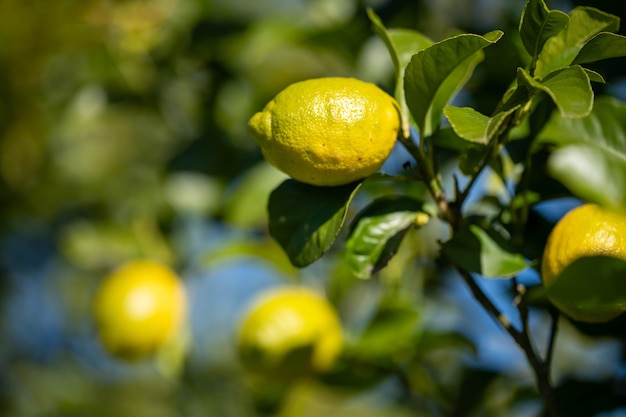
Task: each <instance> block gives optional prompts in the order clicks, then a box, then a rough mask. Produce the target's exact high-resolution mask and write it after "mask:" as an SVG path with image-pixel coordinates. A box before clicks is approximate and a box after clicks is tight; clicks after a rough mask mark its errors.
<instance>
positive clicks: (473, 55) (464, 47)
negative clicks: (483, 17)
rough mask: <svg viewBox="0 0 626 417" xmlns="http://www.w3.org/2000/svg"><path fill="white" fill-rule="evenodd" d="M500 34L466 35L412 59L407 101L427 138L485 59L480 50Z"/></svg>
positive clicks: (409, 65)
mask: <svg viewBox="0 0 626 417" xmlns="http://www.w3.org/2000/svg"><path fill="white" fill-rule="evenodd" d="M502 34H503V33H502V32H501V31H494V32H490V33H488V34H486V35H485V36H479V35H473V34H464V35H458V36H454V37H451V38H447V39H445V40H443V41H441V42H438V43H435V44H433V45H431V46H430V47H428V48H426V49H424V50H423V51H421V52H419V53H417V54H416V55H414V56H413V58H411V61H410V62H409V64H408V66H407V68H406V71H405V74H404V90H405V93H406V101H407V105H408V107H409V110H410V111H411V114H412V115H413V118H414V119H415V122H416V123H417V125H418V127H419V129H420V133H421V135H422V136H424V137H428V136H430V135H432V133H433V132H434V131H435V130H437V128H438V126H439V123H440V121H441V117H442V115H443V108H444V107H445V106H446V105H447V104H448V102H449V101H450V99H451V98H452V97H453V95H454V94H455V93H456V92H457V91H458V90H459V89H460V88H461V86H463V84H465V82H466V81H467V80H468V79H469V77H470V75H471V74H472V72H473V70H474V67H475V66H476V65H477V64H478V62H480V61H481V60H482V54H480V53H479V52H481V50H482V49H483V48H485V47H486V46H489V45H491V44H493V43H495V42H497V41H498V40H499V39H500V38H501V37H502Z"/></svg>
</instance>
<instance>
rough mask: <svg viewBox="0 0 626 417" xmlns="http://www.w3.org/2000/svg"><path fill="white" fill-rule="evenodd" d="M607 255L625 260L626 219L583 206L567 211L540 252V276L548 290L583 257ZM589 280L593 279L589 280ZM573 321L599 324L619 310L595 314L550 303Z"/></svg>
mask: <svg viewBox="0 0 626 417" xmlns="http://www.w3.org/2000/svg"><path fill="white" fill-rule="evenodd" d="M599 255H603V256H610V257H614V258H619V259H623V260H625V261H626V217H624V216H622V215H619V214H616V213H613V212H609V211H607V210H605V209H603V208H601V207H599V206H597V205H594V204H584V205H582V206H580V207H577V208H575V209H573V210H571V211H570V212H568V213H567V214H566V215H565V216H564V217H563V218H562V219H561V220H560V221H559V222H558V223H557V224H556V226H555V227H554V229H552V232H551V233H550V236H549V237H548V241H547V243H546V247H545V249H544V253H543V261H542V264H541V276H542V280H543V283H544V285H545V286H546V287H550V286H551V285H552V284H554V282H555V281H556V279H557V278H558V276H559V275H560V274H561V272H563V270H564V269H565V268H566V267H567V266H568V265H569V264H571V263H572V262H574V261H575V260H577V259H579V258H582V257H587V256H599ZM589 279H590V280H592V279H594V277H589ZM551 301H552V302H553V303H554V304H555V305H556V306H557V307H558V308H559V309H560V310H561V311H562V312H563V313H565V314H567V315H568V316H570V317H572V318H573V319H575V320H579V321H586V322H603V321H608V320H610V319H612V318H615V317H617V316H618V315H620V314H621V313H622V311H621V310H612V311H607V310H602V311H595V310H590V309H582V308H580V307H578V306H574V305H568V304H567V303H565V302H562V301H561V300H554V299H552V300H551Z"/></svg>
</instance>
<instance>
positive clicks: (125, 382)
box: [0, 0, 626, 417]
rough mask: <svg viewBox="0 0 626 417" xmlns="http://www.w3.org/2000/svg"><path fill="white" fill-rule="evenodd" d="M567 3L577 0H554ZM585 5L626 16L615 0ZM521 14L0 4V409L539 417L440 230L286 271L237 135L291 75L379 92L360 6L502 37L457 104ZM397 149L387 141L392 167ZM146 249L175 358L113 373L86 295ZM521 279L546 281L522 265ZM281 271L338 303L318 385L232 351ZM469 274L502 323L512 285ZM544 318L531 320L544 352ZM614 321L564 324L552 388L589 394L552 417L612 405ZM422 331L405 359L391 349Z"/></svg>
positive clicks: (383, 79) (265, 189)
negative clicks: (277, 378)
mask: <svg viewBox="0 0 626 417" xmlns="http://www.w3.org/2000/svg"><path fill="white" fill-rule="evenodd" d="M575 3H576V4H578V3H584V2H567V1H549V2H548V4H549V5H550V6H551V7H553V8H560V9H562V10H566V11H569V10H570V9H571V8H572V7H573V6H574V5H575ZM586 3H587V4H591V5H594V6H595V7H599V8H601V9H603V10H605V11H608V12H611V13H614V14H617V15H620V16H622V17H623V16H625V15H626V6H625V3H624V2H620V1H588V2H586ZM523 5H524V1H522V0H415V1H407V0H257V1H251V0H231V1H223V0H152V1H149V0H126V1H113V0H80V1H79V0H54V1H12V0H0V16H1V17H0V19H1V20H2V24H0V273H1V275H0V278H1V280H0V416H11V417H22V416H24V417H25V416H29V417H30V416H32V417H44V416H51V417H52V416H59V417H61V416H63V417H70V416H87V415H88V416H116V417H126V416H134V417H142V416H145V417H174V416H189V417H192V416H193V417H195V416H197V417H208V416H211V417H213V416H216V417H228V416H237V417H239V416H241V417H246V416H262V415H280V416H311V417H314V416H322V415H326V416H330V415H332V416H357V415H358V416H392V417H393V416H444V415H445V416H469V415H476V416H502V415H507V416H533V415H537V413H538V411H539V410H540V403H539V402H538V400H537V396H536V393H535V390H534V388H533V380H532V375H531V373H530V371H529V370H528V368H527V366H526V363H525V359H524V357H523V355H522V354H521V353H520V351H519V350H518V348H517V347H516V346H515V345H514V344H513V343H512V342H511V341H510V340H509V339H508V337H507V336H506V335H505V334H504V333H503V332H502V331H500V330H499V329H498V328H497V326H496V325H495V324H494V323H493V322H492V320H491V318H489V317H488V316H487V315H486V314H485V313H484V312H483V311H482V310H481V309H480V308H478V307H477V306H476V305H475V304H474V302H473V300H472V299H471V296H470V295H469V292H468V291H467V290H466V288H465V287H464V286H463V285H461V284H459V280H458V279H456V278H455V277H454V276H451V274H449V273H447V272H446V271H445V268H442V266H441V265H439V264H437V262H436V260H435V255H436V252H437V246H436V245H435V241H436V239H437V238H441V237H442V236H444V232H445V229H444V228H443V227H442V226H441V225H438V224H430V225H429V226H428V227H426V228H424V229H422V230H421V231H420V232H419V233H415V234H414V235H411V236H410V237H409V242H410V244H409V245H406V247H405V246H403V247H402V249H401V251H400V252H399V254H398V256H397V257H396V258H395V259H394V261H393V262H392V263H391V264H390V265H389V267H388V268H387V269H385V270H383V271H382V272H381V273H380V275H379V277H378V278H377V279H375V280H370V281H359V280H357V279H356V278H354V277H352V276H351V275H350V274H349V272H348V271H346V268H345V267H344V266H343V265H342V262H341V259H342V258H341V257H342V251H341V250H342V248H341V243H337V245H335V247H333V250H332V251H331V252H330V253H329V254H328V256H326V257H324V258H323V259H322V260H320V261H318V262H316V263H314V264H313V265H311V266H310V267H307V268H305V269H303V270H296V269H294V268H293V267H291V266H290V264H289V262H288V260H287V258H286V257H285V255H284V254H283V253H282V251H281V250H280V248H279V247H278V246H277V245H276V244H275V243H274V242H273V241H272V240H271V239H270V238H269V236H268V234H267V220H266V211H265V203H266V201H267V197H268V194H269V192H270V191H271V190H272V189H273V188H274V187H276V186H277V185H278V184H279V183H280V182H282V181H283V180H284V179H285V176H284V175H283V174H281V173H279V172H277V171H276V170H275V169H273V168H272V167H270V166H268V165H267V164H266V163H265V162H263V160H262V157H261V155H260V152H259V150H258V148H257V147H256V145H255V143H254V141H253V139H252V137H251V136H250V134H249V132H248V130H247V126H246V125H247V121H248V119H249V118H250V116H251V115H252V114H253V113H254V112H256V111H258V110H260V109H261V108H262V107H263V106H264V105H265V103H266V102H267V101H268V100H270V99H271V98H272V97H273V96H274V95H275V94H276V93H277V92H278V91H280V90H281V89H282V88H284V87H286V86H287V85H289V84H290V83H292V82H295V81H298V80H303V79H307V78H312V77H320V76H353V77H358V78H361V79H364V80H366V81H371V82H374V83H377V84H378V85H380V86H381V87H383V88H385V89H387V90H388V91H391V90H392V89H393V73H392V70H393V67H392V63H391V60H390V58H389V56H388V54H387V52H386V49H385V47H384V45H383V43H382V42H381V41H380V39H378V38H377V37H376V36H375V34H374V32H373V30H372V28H371V25H370V22H369V20H368V18H367V15H366V9H367V8H368V7H371V8H373V9H374V10H375V11H376V13H377V14H378V15H379V16H380V17H381V19H382V21H383V22H384V23H385V25H386V26H387V27H393V28H397V27H403V28H409V29H415V30H419V31H421V32H423V33H424V34H426V35H427V36H429V37H430V38H432V39H434V40H439V39H442V38H443V37H445V36H449V35H450V34H454V33H457V32H458V31H468V32H473V33H485V32H487V31H490V30H493V29H503V30H504V31H505V33H506V36H505V38H504V39H503V40H502V41H501V42H499V43H498V44H497V45H496V46H494V47H492V48H493V49H494V50H497V54H499V55H498V56H499V57H500V58H499V59H498V60H497V61H495V62H494V61H489V53H490V49H489V50H487V51H486V52H487V59H486V60H485V63H484V65H481V66H480V67H479V69H478V70H477V73H476V76H475V77H474V78H473V79H472V81H471V82H470V83H469V84H468V86H467V88H466V89H465V90H464V91H463V92H462V93H461V95H460V97H461V100H464V101H465V102H467V103H471V104H472V105H474V106H476V107H477V108H478V109H479V110H482V111H483V112H485V113H490V111H491V110H492V109H493V105H494V104H495V103H496V102H497V101H498V99H499V98H500V96H501V94H502V93H503V91H504V90H505V88H506V87H507V84H508V83H509V81H510V80H511V79H512V78H513V77H514V74H515V68H516V67H517V66H518V65H523V63H524V60H525V59H526V58H524V56H523V54H522V53H521V52H520V49H519V42H518V40H517V39H516V30H517V24H518V21H519V16H520V13H521V10H522V7H523ZM496 48H497V49H496ZM494 53H496V52H494ZM502 57H507V58H508V59H502ZM601 72H602V73H603V74H605V76H606V78H607V80H608V82H609V84H610V87H607V88H604V87H603V89H602V91H599V93H603V94H612V95H615V96H617V97H621V98H626V95H625V94H624V86H626V78H625V77H626V68H625V65H624V62H623V61H621V60H614V61H611V62H609V63H606V64H605V66H604V67H602V68H601ZM403 158H406V155H404V154H403V153H402V152H401V150H397V152H395V153H394V155H392V157H391V159H390V161H389V162H388V164H386V166H385V167H384V169H385V170H386V171H388V172H394V170H399V169H400V167H401V165H402V163H403V162H404V159H403ZM388 191H389V190H387V192H388ZM368 192H371V193H373V194H376V193H378V192H380V190H377V189H372V190H365V191H364V193H365V194H367V193H368ZM568 201H569V200H568ZM355 204H357V205H358V202H357V203H355ZM567 204H570V205H569V206H568V205H567ZM567 204H560V205H557V206H555V207H556V208H554V207H552V209H551V210H550V211H549V214H548V215H545V216H539V215H537V217H536V221H537V222H538V223H537V224H538V226H537V227H538V229H537V230H538V232H537V236H538V239H539V238H543V237H545V234H546V233H547V230H549V225H550V224H552V223H553V222H554V221H555V220H556V219H558V216H559V215H560V214H562V213H563V212H564V210H566V209H567V208H569V207H571V205H572V204H576V202H572V201H569V203H567ZM138 257H150V258H154V259H159V260H162V261H163V262H166V263H168V264H170V265H172V266H173V267H174V268H175V269H176V271H177V272H178V273H179V274H180V275H181V277H182V278H183V279H184V281H185V285H186V286H187V289H188V291H189V294H190V303H191V316H190V322H189V335H190V339H189V345H188V350H187V351H185V353H184V354H180V353H176V352H173V353H172V354H171V355H163V356H162V357H159V358H156V359H155V360H151V361H145V362H141V363H133V364H127V363H123V362H120V361H118V360H116V359H115V358H112V357H110V356H108V355H107V353H106V352H105V351H104V350H103V348H102V347H101V345H100V344H99V341H98V339H97V337H96V334H95V329H94V326H93V323H92V321H91V315H90V314H91V299H92V295H93V293H94V290H95V288H96V286H97V285H98V283H99V282H100V280H101V279H102V278H103V276H105V275H106V274H107V273H108V272H109V271H110V270H111V269H112V268H114V267H116V266H117V265H119V264H120V263H122V262H124V261H126V260H130V259H135V258H138ZM522 279H523V280H524V282H526V283H527V284H528V285H533V284H537V283H538V282H539V279H538V277H537V275H536V274H535V273H534V272H533V271H529V272H528V274H527V276H525V277H522ZM294 282H301V283H304V284H305V285H309V286H312V287H314V288H317V289H319V290H320V291H322V292H324V293H326V294H327V295H328V297H329V299H330V300H331V301H332V302H333V303H334V304H335V305H336V306H337V308H338V311H339V313H340V315H341V317H342V321H343V322H344V324H345V327H346V334H347V338H348V344H349V348H350V349H349V354H347V355H346V358H344V361H345V362H344V366H343V367H342V366H340V367H339V368H340V369H338V370H337V371H336V372H335V373H333V374H331V375H328V376H325V377H324V378H320V379H319V380H307V381H299V382H298V383H294V384H292V385H291V386H289V387H284V386H281V385H280V384H279V383H277V384H276V385H273V384H264V385H262V386H261V385H259V384H255V381H254V380H251V379H250V378H248V377H247V375H246V373H245V372H243V371H242V370H241V368H240V364H239V363H238V362H237V358H236V356H235V349H234V342H233V340H234V329H235V326H236V324H237V321H238V319H239V318H240V316H241V314H242V311H243V310H244V309H245V307H246V305H247V303H248V302H249V300H250V299H251V297H253V296H254V295H255V294H257V293H258V292H259V291H261V290H263V289H265V288H269V287H272V286H275V285H279V284H281V283H294ZM482 284H484V285H485V288H486V290H487V291H489V292H490V294H492V295H493V296H494V297H496V298H497V299H499V298H498V297H499V296H500V295H502V297H500V298H501V299H502V302H501V306H502V308H503V309H504V310H506V311H508V312H509V313H510V314H512V315H513V317H514V316H515V312H514V311H512V309H511V308H510V307H509V306H510V304H509V301H510V300H509V298H507V297H508V296H509V294H508V293H507V291H508V286H507V284H506V283H505V284H503V283H501V282H499V281H489V282H484V283H482ZM389 300H391V301H389ZM383 313H385V314H383ZM380 317H383V318H382V319H380V320H379V321H376V320H377V319H379V318H380ZM545 318H546V315H545V313H542V312H541V310H538V311H537V313H536V314H533V322H532V324H533V326H536V334H537V338H538V342H537V343H538V346H543V343H544V342H545V340H546V338H547V333H548V325H547V324H546V321H545ZM625 327H626V326H625V324H624V322H623V321H622V322H617V323H610V324H608V325H607V326H598V327H593V328H585V326H582V325H580V324H576V323H570V322H568V321H563V324H562V325H561V332H560V334H559V339H558V341H557V350H556V353H555V363H554V367H555V381H556V382H557V383H558V384H559V391H558V394H559V395H560V398H574V399H579V400H580V399H581V398H585V399H587V398H589V401H587V402H585V404H586V405H585V404H582V405H581V404H580V402H578V403H576V404H575V406H574V407H572V410H571V413H569V414H566V415H568V416H576V415H581V416H583V415H584V416H591V415H602V416H626V408H623V407H626V400H624V398H625V397H626V366H625V364H626V362H625V361H624V351H623V342H624V340H625V337H624V328H625ZM417 334H419V336H420V337H419V343H418V344H412V345H411V346H417V347H418V348H419V349H417V348H416V349H415V350H417V352H416V351H414V350H413V349H408V348H407V346H403V345H402V346H398V344H397V343H394V341H396V340H414V337H416V335H417ZM407 350H410V353H407ZM394 355H395V356H394ZM390 357H396V358H399V359H398V360H395V361H392V362H393V365H394V366H395V365H398V364H402V367H397V368H394V367H393V366H391V367H390V365H389V363H388V362H389V361H388V359H389V358H390ZM582 393H586V394H582ZM590 393H591V394H590ZM620 407H622V408H620ZM601 412H602V414H600V413H601Z"/></svg>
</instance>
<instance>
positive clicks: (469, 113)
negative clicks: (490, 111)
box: [443, 106, 489, 145]
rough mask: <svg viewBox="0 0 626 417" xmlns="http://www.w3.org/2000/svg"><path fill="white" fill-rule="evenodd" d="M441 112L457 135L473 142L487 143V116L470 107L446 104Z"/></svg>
mask: <svg viewBox="0 0 626 417" xmlns="http://www.w3.org/2000/svg"><path fill="white" fill-rule="evenodd" d="M443 113H444V114H445V116H446V118H447V119H448V121H449V122H450V126H452V129H454V131H455V132H456V134H457V135H459V136H460V137H462V138H463V139H465V140H467V141H470V142H473V143H480V144H483V145H486V144H487V136H486V132H487V126H488V125H489V117H488V116H485V115H484V114H482V113H480V112H478V111H476V110H474V109H472V108H471V107H455V106H446V107H445V108H444V109H443Z"/></svg>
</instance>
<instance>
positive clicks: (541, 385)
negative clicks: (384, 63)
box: [399, 109, 561, 417]
mask: <svg viewBox="0 0 626 417" xmlns="http://www.w3.org/2000/svg"><path fill="white" fill-rule="evenodd" d="M525 112H527V109H525ZM525 112H523V113H524V114H520V115H518V116H519V117H523V116H525V114H526V113H525ZM517 120H519V119H517ZM515 123H517V121H514V120H513V119H511V120H509V121H508V123H507V124H506V125H505V126H503V127H502V128H501V129H500V131H499V132H498V133H497V134H496V135H494V136H493V137H492V138H491V140H490V143H489V145H488V146H487V149H486V152H485V155H484V158H483V160H482V161H481V164H480V166H479V167H478V169H477V170H476V172H475V173H474V175H473V176H472V178H471V179H470V182H469V183H468V185H467V186H466V187H465V189H464V190H463V191H462V192H458V186H457V187H456V190H455V194H456V195H455V200H454V201H453V202H449V201H448V200H447V199H446V196H445V193H444V191H443V188H442V187H441V183H440V181H439V178H438V177H437V175H436V172H435V169H434V164H433V160H432V157H433V155H427V153H428V152H429V151H428V149H426V147H425V146H418V145H416V144H415V142H414V141H413V140H412V138H411V137H410V136H409V137H405V136H404V135H399V140H400V142H401V143H402V145H403V146H404V147H405V148H406V149H407V151H408V152H409V153H410V154H411V155H412V156H413V157H414V158H415V160H416V162H417V164H418V169H419V170H420V175H421V176H422V177H423V178H424V183H425V184H426V186H427V188H428V190H429V193H430V194H431V197H432V198H433V199H434V201H435V203H436V204H437V207H438V208H439V213H440V216H441V218H442V219H444V220H445V221H447V222H448V224H450V227H451V229H452V233H455V232H456V231H458V230H459V228H460V226H461V222H462V219H463V216H462V212H461V207H462V206H463V203H464V202H465V199H466V198H467V196H468V194H469V192H470V190H471V189H472V187H473V186H474V184H475V183H476V181H477V178H478V176H479V175H480V173H481V172H482V171H483V170H484V169H485V168H486V167H487V166H488V165H489V164H490V163H491V162H492V161H493V159H494V158H495V157H497V155H498V153H499V150H500V146H501V144H502V143H503V140H504V138H506V137H507V136H508V134H509V131H510V130H511V129H512V128H513V126H514V124H515ZM422 140H424V138H422ZM422 143H423V142H422ZM524 218H525V216H524ZM450 262H451V264H452V265H453V266H454V267H455V269H456V270H457V272H458V273H459V274H460V276H461V277H462V278H463V280H464V281H465V283H466V284H467V285H468V287H469V289H470V290H471V292H472V295H473V296H474V298H475V299H476V300H477V301H478V302H479V303H480V304H481V306H482V307H483V308H484V309H485V310H486V311H487V312H488V313H489V314H491V315H492V316H493V317H494V318H495V319H496V320H497V321H498V323H499V324H500V325H501V326H502V328H503V329H504V330H506V331H507V333H508V334H509V335H510V336H511V338H512V339H513V340H514V341H515V343H516V344H517V345H518V346H519V347H520V349H522V351H523V352H524V354H525V355H526V359H527V361H528V363H529V365H530V367H531V368H532V370H533V373H534V374H535V379H536V382H537V388H538V390H539V393H540V394H541V397H542V398H543V401H544V404H545V407H546V409H547V410H548V413H549V415H550V416H551V417H561V414H560V412H559V410H558V409H557V406H556V402H555V398H554V390H553V388H552V383H551V381H550V365H551V360H552V350H553V345H554V340H555V337H556V330H557V325H556V321H557V320H556V319H554V321H553V325H552V329H551V335H550V341H549V346H548V352H547V354H546V359H545V360H542V359H541V358H540V357H539V356H538V355H537V353H536V352H535V349H534V348H533V346H532V342H531V340H530V328H529V325H528V310H527V306H526V305H525V304H524V303H522V302H521V295H522V292H523V291H522V289H521V288H518V287H517V285H516V280H515V281H514V284H515V285H516V290H517V291H518V294H517V295H518V297H519V302H516V304H517V308H518V311H519V313H520V317H521V319H522V328H521V330H520V329H517V328H516V327H515V326H513V325H512V324H511V321H510V320H509V318H508V317H506V315H504V314H503V313H502V312H501V311H500V310H499V309H498V307H497V306H496V305H495V304H494V303H493V302H492V301H491V299H490V298H489V297H488V296H487V294H485V292H484V291H483V290H482V288H480V286H479V285H478V283H477V282H476V280H475V279H474V277H473V276H472V274H471V273H470V272H469V271H467V270H465V269H464V268H462V267H460V266H459V265H456V264H455V263H454V262H452V261H451V260H450Z"/></svg>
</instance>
